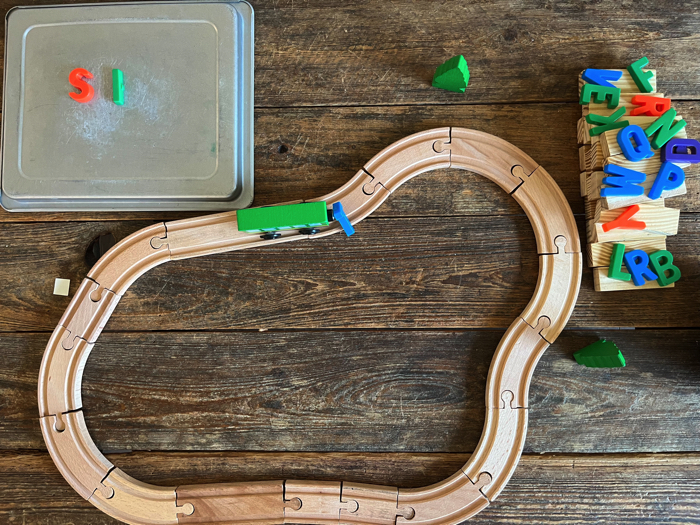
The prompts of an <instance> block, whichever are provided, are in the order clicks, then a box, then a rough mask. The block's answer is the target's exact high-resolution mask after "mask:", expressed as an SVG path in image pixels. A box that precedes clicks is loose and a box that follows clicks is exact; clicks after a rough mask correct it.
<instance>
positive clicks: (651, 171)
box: [586, 153, 690, 177]
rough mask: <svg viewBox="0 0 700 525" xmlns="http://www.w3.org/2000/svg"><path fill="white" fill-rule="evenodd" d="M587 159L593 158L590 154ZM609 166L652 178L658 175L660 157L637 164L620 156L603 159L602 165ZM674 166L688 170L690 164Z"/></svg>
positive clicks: (656, 156) (681, 163)
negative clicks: (637, 172)
mask: <svg viewBox="0 0 700 525" xmlns="http://www.w3.org/2000/svg"><path fill="white" fill-rule="evenodd" d="M589 157H590V158H593V156H592V154H590V153H589V154H588V155H587V157H586V159H588V158H589ZM609 164H615V165H616V166H622V167H623V168H627V169H630V170H635V171H641V172H642V173H646V174H647V175H653V176H654V177H656V174H657V173H659V170H660V169H661V155H654V156H653V157H650V158H648V159H644V160H640V161H637V162H634V161H631V160H627V158H626V157H625V156H624V155H622V154H620V155H613V156H612V157H605V161H604V165H605V166H607V165H609ZM674 164H676V165H677V166H680V167H681V168H683V169H685V168H688V167H689V166H690V164H688V163H687V162H679V163H675V162H674ZM601 168H602V166H601ZM588 171H594V170H588Z"/></svg>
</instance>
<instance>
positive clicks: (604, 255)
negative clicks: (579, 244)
mask: <svg viewBox="0 0 700 525" xmlns="http://www.w3.org/2000/svg"><path fill="white" fill-rule="evenodd" d="M613 244H615V243H614V242H594V243H591V244H589V245H588V266H589V267H591V268H600V267H601V266H608V265H609V264H610V256H611V255H612V246H613ZM624 244H625V253H627V252H631V251H632V250H643V251H645V252H647V253H653V252H657V251H659V250H665V249H666V237H665V236H663V235H659V236H657V237H647V238H646V239H638V240H635V241H626V242H625V243H624Z"/></svg>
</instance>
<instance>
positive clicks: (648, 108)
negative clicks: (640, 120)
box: [630, 95, 671, 117]
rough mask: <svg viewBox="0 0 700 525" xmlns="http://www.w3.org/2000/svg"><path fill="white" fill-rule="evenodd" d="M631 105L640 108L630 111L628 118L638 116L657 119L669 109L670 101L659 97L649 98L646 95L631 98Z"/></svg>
mask: <svg viewBox="0 0 700 525" xmlns="http://www.w3.org/2000/svg"><path fill="white" fill-rule="evenodd" d="M632 104H634V105H635V106H640V107H638V108H634V109H633V110H632V111H630V117H635V116H638V115H651V116H652V117H659V116H661V115H663V114H664V113H665V112H666V111H668V110H669V109H671V99H670V98H661V97H650V96H648V95H635V96H634V97H632Z"/></svg>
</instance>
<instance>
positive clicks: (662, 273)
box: [649, 250, 681, 286]
mask: <svg viewBox="0 0 700 525" xmlns="http://www.w3.org/2000/svg"><path fill="white" fill-rule="evenodd" d="M662 260H663V262H661V261H662ZM649 262H650V263H651V267H652V268H654V271H655V272H656V273H657V274H658V275H659V279H658V280H659V285H660V286H668V285H669V284H672V283H675V282H676V281H677V280H678V279H680V278H681V271H680V269H679V268H678V266H674V264H673V255H671V252H669V251H668V250H659V251H658V252H654V253H652V254H650V255H649ZM666 272H671V274H670V275H668V276H667V275H666Z"/></svg>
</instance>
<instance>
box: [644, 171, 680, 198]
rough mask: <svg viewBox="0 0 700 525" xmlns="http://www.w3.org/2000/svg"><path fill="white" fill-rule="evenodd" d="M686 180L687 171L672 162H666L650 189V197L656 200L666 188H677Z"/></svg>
mask: <svg viewBox="0 0 700 525" xmlns="http://www.w3.org/2000/svg"><path fill="white" fill-rule="evenodd" d="M684 182H685V171H683V168H681V167H680V166H676V165H675V164H673V163H672V162H664V163H663V164H662V165H661V169H660V170H659V174H658V175H657V176H656V178H655V179H654V185H653V186H652V187H651V189H650V190H649V198H650V199H651V200H656V199H658V198H659V197H661V194H662V193H663V192H664V191H666V190H675V189H676V188H678V187H680V186H681V184H683V183H684Z"/></svg>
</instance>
